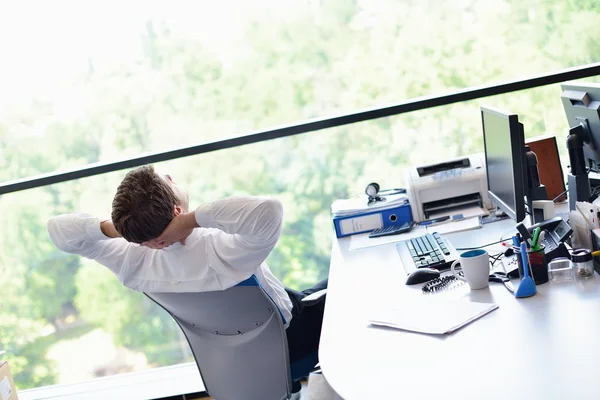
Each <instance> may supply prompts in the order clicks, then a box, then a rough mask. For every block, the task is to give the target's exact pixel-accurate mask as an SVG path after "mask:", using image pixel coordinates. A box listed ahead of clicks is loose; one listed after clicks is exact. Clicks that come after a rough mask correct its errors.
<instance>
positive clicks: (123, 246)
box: [48, 213, 142, 280]
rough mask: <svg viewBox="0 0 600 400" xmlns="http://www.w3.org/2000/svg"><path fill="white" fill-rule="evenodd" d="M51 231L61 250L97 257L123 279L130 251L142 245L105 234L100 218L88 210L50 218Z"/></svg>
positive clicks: (55, 242) (98, 260)
mask: <svg viewBox="0 0 600 400" xmlns="http://www.w3.org/2000/svg"><path fill="white" fill-rule="evenodd" d="M48 234H49V235H50V239H51V240H52V242H53V243H54V244H55V245H56V247H58V248H59V249H60V250H62V251H64V252H67V253H71V254H77V255H80V256H83V257H86V258H89V259H92V260H96V261H97V262H99V263H100V264H103V265H105V266H106V267H108V268H109V269H110V270H111V271H112V272H113V273H114V274H115V275H117V276H118V277H119V279H120V280H121V279H122V272H123V269H124V263H125V258H126V257H127V254H128V252H129V251H130V250H132V247H139V246H138V245H134V244H132V243H129V242H127V241H126V240H125V239H123V238H114V239H112V238H109V237H107V236H105V235H104V234H103V233H102V230H101V229H100V220H99V219H98V218H96V217H94V216H92V215H90V214H86V213H74V214H64V215H59V216H56V217H53V218H51V219H50V220H49V221H48ZM140 261H142V260H141V259H140Z"/></svg>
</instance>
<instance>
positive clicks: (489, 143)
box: [481, 106, 527, 222]
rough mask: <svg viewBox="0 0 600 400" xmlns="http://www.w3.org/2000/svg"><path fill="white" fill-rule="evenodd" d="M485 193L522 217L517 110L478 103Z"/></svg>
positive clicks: (522, 145)
mask: <svg viewBox="0 0 600 400" xmlns="http://www.w3.org/2000/svg"><path fill="white" fill-rule="evenodd" d="M481 121H482V124H483V145H484V149H485V162H486V173H487V184H488V194H489V196H490V198H491V199H492V201H493V202H494V204H496V205H497V206H498V208H500V210H502V211H504V212H505V213H506V214H507V215H508V216H509V217H511V218H512V219H513V220H515V221H517V222H521V221H523V220H524V219H525V216H526V215H525V195H526V190H527V187H526V184H525V182H526V180H525V179H524V177H525V172H526V171H525V165H526V162H525V137H524V133H523V125H522V124H521V123H520V122H519V117H518V115H517V114H510V113H505V112H503V111H500V110H497V109H494V108H491V107H484V106H481Z"/></svg>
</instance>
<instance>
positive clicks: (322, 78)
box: [0, 0, 600, 389]
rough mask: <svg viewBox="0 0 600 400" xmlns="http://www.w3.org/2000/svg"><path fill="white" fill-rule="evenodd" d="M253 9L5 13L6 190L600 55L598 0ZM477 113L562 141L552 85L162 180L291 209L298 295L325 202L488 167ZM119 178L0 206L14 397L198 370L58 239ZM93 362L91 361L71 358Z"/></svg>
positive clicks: (291, 264) (121, 292)
mask: <svg viewBox="0 0 600 400" xmlns="http://www.w3.org/2000/svg"><path fill="white" fill-rule="evenodd" d="M245 4H246V3H245V2H233V1H221V2H208V1H201V2H191V1H190V2H175V3H173V2H170V3H168V4H167V3H160V4H159V3H152V2H138V3H136V2H127V3H125V4H122V3H117V2H113V3H110V2H108V3H107V2H103V3H98V4H95V5H90V4H89V3H87V4H85V5H84V3H80V2H75V1H71V2H52V3H48V4H46V3H37V2H36V3H29V2H13V3H11V4H10V5H2V6H0V48H2V49H3V57H2V65H1V66H0V87H1V88H2V91H1V92H0V181H9V180H13V179H18V178H23V177H28V176H34V175H38V174H41V173H46V172H52V171H55V170H62V169H66V168H71V167H75V166H83V165H87V164H88V163H93V162H97V161H112V160H118V159H120V158H122V157H126V156H133V155H138V154H140V153H143V152H148V151H163V150H167V149H171V148H176V147H182V146H187V145H192V144H198V143H203V142H209V141H213V140H219V139H222V138H225V137H230V136H235V135H239V134H244V133H247V132H249V131H251V130H253V129H264V128H268V127H272V126H275V125H278V124H282V123H292V122H295V121H298V120H303V119H307V118H312V117H318V116H325V115H330V114H334V113H343V112H350V111H353V110H356V109H360V108H364V107H371V106H375V105H379V104H386V103H392V102H399V101H403V100H406V99H409V98H414V97H419V96H423V95H429V94H437V93H444V92H449V91H452V90H456V89H460V88H466V87H471V86H478V85H484V84H487V83H490V82H499V81H504V80H510V79H516V78H520V77H524V76H530V75H535V74H539V73H544V72H548V71H553V70H557V69H561V68H565V67H569V66H574V65H581V64H585V63H589V62H592V61H594V60H598V59H599V58H600V48H599V47H598V46H596V45H595V44H594V40H595V39H594V38H595V37H594V32H595V26H596V21H597V20H598V16H599V15H598V14H600V7H599V6H598V5H597V4H596V2H593V1H588V2H578V3H577V4H575V3H573V2H564V1H558V0H557V1H543V2H541V1H536V0H528V1H523V0H519V1H517V0H509V1H495V0H494V1H489V0H476V1H470V2H466V1H464V0H449V1H444V2H399V1H392V0H390V1H385V0H378V1H366V0H365V1H347V0H331V1H318V0H316V1H314V0H304V1H299V0H298V1H291V0H290V1H287V2H281V1H275V0H272V1H268V0H263V1H259V2H252V5H251V6H250V5H245ZM32 9H34V10H35V12H32ZM596 81H598V80H597V79H596ZM480 104H490V105H494V106H496V107H500V108H504V109H506V110H507V111H513V112H516V113H519V115H520V119H521V121H523V122H524V124H525V129H526V136H527V137H531V136H537V135H541V134H552V133H554V134H556V135H557V137H558V138H559V140H558V142H559V146H560V143H562V141H561V139H560V138H561V135H563V134H564V135H566V129H567V126H566V125H567V123H566V118H565V117H564V112H563V111H562V105H561V103H560V89H559V87H558V85H552V86H548V87H544V88H540V89H536V90H530V91H526V92H518V93H513V94H509V95H503V96H496V97H493V98H488V99H481V101H472V102H466V103H462V104H456V105H451V106H448V107H439V108H435V109H430V110H425V111H420V112H414V113H410V114H406V115H401V116H397V117H391V118H385V119H380V120H376V121H372V122H366V123H360V124H354V125H351V126H345V127H340V128H335V129H330V130H326V131H321V132H314V133H309V134H306V135H301V136H297V137H291V138H286V139H279V140H274V141H270V142H266V143H259V144H254V145H249V146H243V147H239V148H236V149H231V150H226V151H219V152H215V153H211V154H208V155H201V156H197V157H189V158H186V159H180V160H175V161H172V162H169V163H164V164H161V165H159V166H158V167H159V168H161V169H166V170H168V171H169V173H171V174H172V175H173V176H176V177H177V180H178V181H179V182H184V183H185V184H187V186H188V189H189V191H190V195H191V203H192V204H198V203H199V202H202V201H208V200H214V199H216V198H219V197H223V196H228V195H233V194H239V193H249V194H272V195H275V196H278V197H279V198H281V199H282V201H283V202H284V205H285V209H286V219H285V226H284V235H283V236H282V239H281V241H280V243H279V244H278V246H277V248H276V250H275V251H274V253H273V254H272V255H271V256H270V258H269V264H270V265H271V267H272V269H273V271H274V273H275V274H276V275H277V276H279V277H280V278H281V279H282V280H283V281H284V283H285V284H286V285H289V286H291V287H295V288H301V287H303V286H305V285H307V284H309V283H312V282H314V281H316V280H317V279H319V278H322V277H324V276H326V274H327V268H328V265H329V254H330V248H331V234H332V230H331V220H330V213H329V206H330V204H331V202H332V201H333V200H334V199H336V198H340V197H347V196H350V195H354V194H358V193H361V192H362V190H363V189H364V185H365V184H366V183H368V182H371V181H377V182H379V183H380V184H381V186H382V187H384V188H385V187H391V186H394V187H395V186H397V185H399V184H401V182H402V179H403V170H404V168H406V167H407V166H409V165H411V164H415V163H424V162H429V161H433V160H441V159H444V158H450V157H453V156H456V155H464V154H470V153H473V152H478V151H482V150H483V144H482V139H481V121H480V119H479V105H480ZM561 153H562V155H563V156H564V155H565V154H566V152H565V151H564V148H562V147H561ZM231 160H236V162H235V163H232V162H231ZM565 165H567V164H566V162H565V161H563V166H565ZM123 174H124V172H116V173H111V174H107V175H103V176H98V177H93V178H89V179H83V180H79V181H73V182H67V183H64V184H58V185H53V186H48V187H45V188H40V189H34V190H30V191H24V192H22V193H14V194H9V195H6V196H2V197H0V215H2V218H1V219H0V223H1V225H0V226H1V233H0V272H1V273H0V284H2V287H3V296H2V306H1V307H0V346H3V347H5V348H6V349H7V350H8V351H9V353H10V354H12V356H11V357H13V358H14V359H13V362H12V364H13V370H14V375H15V378H16V381H17V385H18V387H19V388H20V389H25V388H30V387H37V386H43V385H49V384H53V383H70V382H77V381H82V380H86V379H90V378H91V377H94V376H102V375H110V374H116V373H121V372H128V371H137V370H142V369H145V368H152V367H156V366H162V365H171V364H176V363H181V362H186V361H190V360H191V355H190V353H189V349H187V346H186V345H185V341H184V340H182V337H181V334H180V333H179V331H178V330H177V328H176V326H175V324H174V323H172V322H171V321H170V319H169V318H168V316H166V315H165V314H164V313H162V312H161V310H159V309H158V308H157V307H154V306H152V305H151V303H149V302H148V301H146V300H145V299H144V298H143V296H141V295H139V294H136V293H132V292H130V291H127V290H125V289H123V288H122V287H121V286H120V285H119V284H118V282H117V281H116V280H115V279H114V278H113V277H112V276H111V275H110V273H109V272H108V271H105V270H104V269H102V268H101V267H100V266H99V265H97V264H95V263H93V262H90V261H88V260H85V259H80V258H77V257H73V256H69V255H65V254H63V253H60V252H58V251H57V250H56V249H54V248H53V246H52V245H51V243H50V241H49V238H48V237H47V234H46V228H45V224H46V220H47V219H48V218H49V217H50V216H52V215H55V214H58V213H65V212H72V211H87V212H91V213H95V214H97V215H100V216H108V215H109V212H110V209H109V207H110V201H111V199H112V195H113V193H114V190H115V188H116V186H117V184H118V182H119V181H120V179H121V177H122V176H123ZM109 305H110V306H111V307H110V308H109ZM81 349H85V351H88V350H93V351H94V352H93V354H92V353H90V354H86V356H82V357H73V354H83V353H81V352H80V351H83V350H81Z"/></svg>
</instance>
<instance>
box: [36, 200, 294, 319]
mask: <svg viewBox="0 0 600 400" xmlns="http://www.w3.org/2000/svg"><path fill="white" fill-rule="evenodd" d="M194 215H195V217H196V222H198V225H200V228H196V229H194V231H193V232H192V234H191V235H190V236H189V237H188V238H187V240H186V242H185V243H186V244H185V245H182V244H180V243H175V244H173V245H171V246H169V247H167V248H165V249H163V250H154V249H150V248H148V247H145V246H141V245H138V244H135V243H129V242H128V241H126V240H125V239H123V238H116V239H111V238H108V237H106V236H105V235H104V234H103V233H102V231H101V229H100V222H101V220H100V219H98V218H97V217H94V216H92V215H90V214H85V213H75V214H65V215H59V216H57V217H54V218H51V219H50V220H49V221H48V233H49V234H50V238H51V239H52V241H53V242H54V244H55V245H56V246H57V247H58V248H59V249H61V250H62V251H65V252H67V253H73V254H78V255H80V256H83V257H86V258H90V259H93V260H95V261H97V262H99V263H100V264H103V265H105V266H106V267H108V269H110V270H111V271H112V272H113V273H114V274H115V275H116V276H117V278H118V279H119V281H120V282H121V283H122V284H123V285H125V286H126V287H128V288H130V289H133V290H136V291H139V292H148V293H152V292H208V291H213V290H224V289H227V288H230V287H232V286H235V285H237V284H238V283H240V282H242V281H244V280H246V279H248V278H249V277H250V276H251V275H252V274H254V275H255V276H256V277H257V278H258V281H259V282H260V284H261V285H262V287H263V288H264V290H265V291H266V292H267V293H268V294H269V296H271V298H272V299H273V301H274V302H275V303H276V304H277V305H278V306H279V309H280V310H281V312H282V314H283V317H284V318H285V321H286V328H287V326H288V325H289V323H290V321H291V319H292V302H291V301H290V298H289V296H288V294H287V292H286V291H285V289H284V286H283V284H282V283H281V282H280V281H279V280H278V279H277V278H275V276H273V274H272V273H271V270H270V269H269V267H268V266H267V264H266V263H265V259H266V258H267V257H268V255H269V254H270V253H271V250H273V248H274V247H275V244H277V241H278V240H279V235H280V234H281V226H282V222H283V208H282V206H281V203H280V202H279V201H278V200H275V199H272V198H267V197H241V196H240V197H230V198H227V199H223V200H219V201H215V202H213V203H208V204H203V205H201V206H199V207H198V208H197V209H196V210H195V212H194Z"/></svg>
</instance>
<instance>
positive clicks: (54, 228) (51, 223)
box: [46, 216, 69, 252]
mask: <svg viewBox="0 0 600 400" xmlns="http://www.w3.org/2000/svg"><path fill="white" fill-rule="evenodd" d="M46 229H47V231H48V236H50V240H51V241H52V243H54V245H55V246H56V247H58V249H59V250H62V251H65V252H68V251H69V249H68V246H67V243H66V240H64V239H63V238H62V237H61V235H60V234H59V232H60V216H57V217H52V218H50V219H49V220H48V223H47V224H46Z"/></svg>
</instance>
